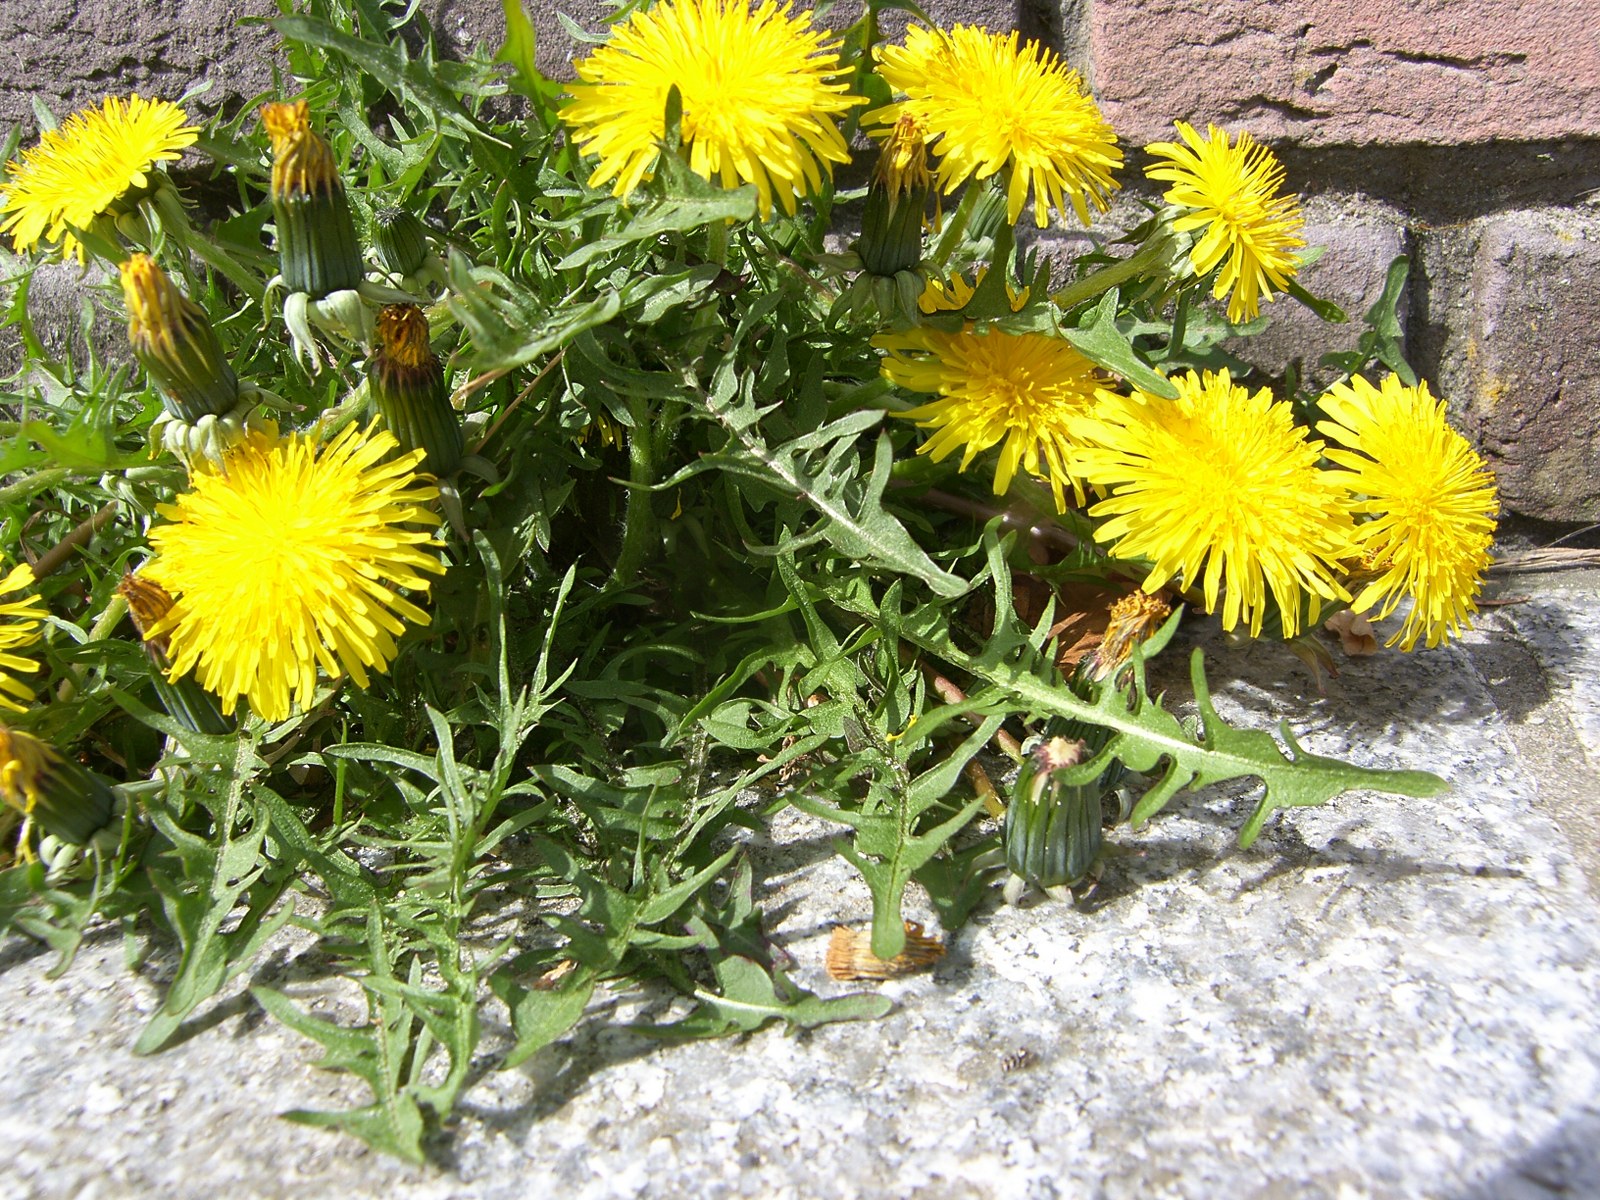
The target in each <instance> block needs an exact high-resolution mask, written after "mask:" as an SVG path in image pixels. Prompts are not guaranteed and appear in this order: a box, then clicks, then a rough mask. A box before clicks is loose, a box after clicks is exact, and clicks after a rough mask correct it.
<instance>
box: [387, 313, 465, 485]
mask: <svg viewBox="0 0 1600 1200" xmlns="http://www.w3.org/2000/svg"><path fill="white" fill-rule="evenodd" d="M377 333H378V337H377V340H378V344H377V348H376V349H374V350H373V352H372V358H371V360H370V362H369V365H368V368H367V387H368V390H369V391H370V392H371V393H372V399H373V402H374V403H375V404H376V405H377V407H378V415H379V416H380V417H382V418H383V424H384V427H385V428H387V429H388V430H389V432H390V433H392V434H394V437H395V441H397V442H399V443H400V450H401V451H402V452H405V451H409V450H422V451H424V452H425V453H426V455H427V457H426V459H424V460H423V466H424V467H425V468H426V469H427V470H428V471H430V472H432V473H433V474H434V475H436V476H442V475H448V474H449V473H450V472H451V471H453V470H455V468H456V465H457V464H458V463H459V462H460V461H461V455H462V453H463V452H464V450H465V443H464V441H463V438H462V434H461V419H460V418H459V417H458V416H456V411H455V409H453V408H451V407H450V397H449V394H448V393H447V391H446V389H445V381H444V366H443V364H442V363H440V362H439V358H438V356H437V355H436V354H434V352H433V348H432V347H431V346H429V345H428V318H427V317H425V316H424V315H423V314H422V310H421V309H420V308H418V307H417V306H416V305H414V304H391V305H389V306H388V307H386V308H385V309H384V310H383V311H382V312H380V313H379V314H378V331H377Z"/></svg>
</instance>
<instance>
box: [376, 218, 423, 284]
mask: <svg viewBox="0 0 1600 1200" xmlns="http://www.w3.org/2000/svg"><path fill="white" fill-rule="evenodd" d="M372 249H373V251H374V252H375V253H376V254H377V257H378V265H379V266H380V267H382V268H383V269H384V270H385V271H387V272H388V273H389V274H391V275H410V274H412V273H413V272H415V271H419V270H421V269H422V264H423V263H425V262H426V261H427V260H428V231H427V229H426V228H425V227H424V226H423V224H422V222H421V221H419V220H417V218H416V217H414V216H412V215H411V213H409V212H407V211H406V210H405V209H403V208H380V209H379V210H378V211H377V212H375V213H373V214H372Z"/></svg>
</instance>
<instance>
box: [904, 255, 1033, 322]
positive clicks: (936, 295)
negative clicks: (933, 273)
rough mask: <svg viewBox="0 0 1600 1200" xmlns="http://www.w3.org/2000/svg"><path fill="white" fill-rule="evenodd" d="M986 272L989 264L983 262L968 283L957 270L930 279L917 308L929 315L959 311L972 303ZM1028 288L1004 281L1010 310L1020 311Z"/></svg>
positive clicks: (1026, 300) (1025, 301) (1026, 296)
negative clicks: (945, 277)
mask: <svg viewBox="0 0 1600 1200" xmlns="http://www.w3.org/2000/svg"><path fill="white" fill-rule="evenodd" d="M988 274H989V264H988V263H984V264H983V265H982V266H981V267H979V268H978V270H977V273H976V274H974V275H973V277H972V282H971V283H968V282H967V277H966V276H965V275H963V274H961V272H959V271H957V272H956V273H955V274H954V275H951V276H950V277H949V278H948V279H939V278H933V279H930V280H928V282H927V284H926V285H925V286H924V287H923V289H922V295H921V297H920V298H918V300H917V308H919V309H920V310H921V311H923V312H925V313H927V314H928V315H929V316H932V315H933V314H935V313H942V312H960V311H961V310H962V309H963V308H965V307H966V306H967V305H968V304H971V303H972V297H973V296H974V295H975V294H976V293H977V291H978V288H980V287H981V286H982V285H983V281H984V279H985V278H986V277H987V276H988ZM1028 290H1029V289H1027V288H1022V289H1020V290H1019V289H1017V288H1015V287H1013V286H1012V285H1011V283H1010V281H1009V280H1008V281H1007V282H1006V296H1007V297H1008V298H1009V299H1010V301H1011V311H1012V312H1021V311H1022V307H1023V305H1025V304H1027V303H1028Z"/></svg>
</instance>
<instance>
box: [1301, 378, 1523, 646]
mask: <svg viewBox="0 0 1600 1200" xmlns="http://www.w3.org/2000/svg"><path fill="white" fill-rule="evenodd" d="M1322 411H1323V412H1325V413H1327V414H1328V416H1329V417H1331V418H1332V420H1328V421H1322V422H1319V423H1318V425H1317V430H1318V432H1319V433H1321V434H1323V435H1324V436H1325V437H1327V438H1328V439H1329V440H1330V441H1333V442H1337V443H1339V445H1340V446H1341V447H1345V448H1343V449H1330V450H1328V452H1327V454H1328V458H1329V459H1330V460H1332V461H1333V462H1334V463H1337V464H1338V468H1339V469H1336V470H1333V471H1330V472H1328V474H1329V475H1331V476H1332V477H1333V478H1334V479H1335V480H1337V481H1338V482H1339V483H1340V484H1341V485H1342V486H1344V487H1345V488H1347V489H1348V490H1349V492H1350V494H1351V496H1352V497H1353V498H1354V506H1353V507H1354V510H1355V512H1356V513H1357V514H1358V515H1363V516H1370V519H1368V520H1363V521H1361V523H1360V524H1358V525H1357V526H1356V527H1355V533H1354V539H1355V544H1356V546H1357V548H1358V550H1359V552H1360V553H1361V555H1362V557H1363V558H1364V559H1365V560H1367V561H1368V562H1370V563H1371V564H1373V566H1374V567H1375V569H1376V570H1377V571H1378V573H1379V574H1378V578H1376V579H1375V580H1373V581H1372V582H1370V583H1368V584H1367V585H1366V587H1365V588H1363V589H1362V590H1361V592H1360V594H1359V595H1357V596H1356V598H1355V602H1354V603H1353V604H1351V606H1350V607H1351V608H1352V609H1354V610H1355V611H1356V612H1358V613H1364V612H1366V611H1367V610H1368V609H1371V608H1376V609H1377V610H1378V611H1377V613H1376V614H1375V615H1376V616H1377V617H1386V616H1388V615H1389V614H1390V613H1391V612H1393V611H1394V609H1395V606H1396V605H1397V604H1398V603H1399V602H1400V600H1401V598H1402V597H1405V596H1410V597H1411V598H1412V601H1413V603H1412V607H1411V613H1410V615H1409V616H1408V617H1407V618H1406V621H1405V625H1404V626H1403V627H1402V628H1401V629H1400V631H1399V632H1398V633H1396V634H1395V635H1394V636H1393V637H1391V638H1390V639H1389V642H1388V644H1389V645H1391V646H1392V645H1394V644H1395V643H1396V642H1398V643H1399V644H1400V646H1401V648H1402V649H1404V650H1410V649H1411V648H1412V647H1413V646H1415V645H1416V644H1417V639H1418V638H1426V643H1427V645H1428V646H1429V647H1430V648H1431V647H1433V646H1437V645H1438V644H1439V643H1440V642H1441V641H1443V640H1444V639H1445V638H1446V637H1447V636H1449V637H1454V636H1455V635H1457V634H1459V633H1460V632H1461V630H1462V629H1464V628H1467V627H1468V626H1469V625H1470V624H1471V615H1472V614H1473V613H1474V612H1476V611H1477V608H1478V606H1477V596H1478V592H1479V591H1480V590H1481V589H1482V587H1483V576H1484V572H1485V571H1486V570H1487V569H1488V566H1489V546H1490V543H1491V542H1492V541H1493V540H1494V531H1495V521H1496V515H1497V513H1498V512H1499V508H1500V500H1499V497H1498V496H1497V495H1496V493H1495V486H1494V475H1493V474H1492V473H1491V472H1490V470H1489V468H1488V465H1487V464H1486V463H1485V462H1484V461H1483V459H1482V458H1481V457H1479V455H1478V454H1477V452H1476V451H1474V450H1473V449H1472V447H1471V446H1469V445H1468V444H1467V440H1466V439H1465V438H1464V437H1462V436H1461V435H1460V434H1459V433H1457V432H1456V431H1455V430H1454V429H1452V428H1450V426H1449V424H1448V423H1447V422H1446V420H1445V403H1444V401H1443V400H1438V399H1435V398H1434V397H1433V396H1432V395H1430V394H1429V392H1428V385H1427V384H1426V383H1419V384H1418V385H1417V386H1416V387H1406V386H1405V385H1403V384H1402V383H1401V382H1400V380H1399V379H1397V378H1396V377H1395V376H1393V375H1390V376H1389V377H1388V378H1386V379H1385V380H1384V381H1383V384H1382V386H1381V387H1373V386H1372V384H1370V383H1368V382H1367V381H1366V380H1365V379H1362V378H1360V377H1359V376H1357V377H1356V378H1354V379H1352V380H1351V381H1350V382H1349V383H1343V384H1339V385H1338V386H1336V387H1334V388H1333V390H1332V391H1330V392H1329V393H1328V394H1327V395H1325V396H1323V397H1322Z"/></svg>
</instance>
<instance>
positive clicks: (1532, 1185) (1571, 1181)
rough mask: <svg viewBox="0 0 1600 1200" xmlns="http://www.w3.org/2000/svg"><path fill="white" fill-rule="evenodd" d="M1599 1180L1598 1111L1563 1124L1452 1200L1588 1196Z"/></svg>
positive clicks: (1599, 1143)
mask: <svg viewBox="0 0 1600 1200" xmlns="http://www.w3.org/2000/svg"><path fill="white" fill-rule="evenodd" d="M1596 1180H1600V1112H1596V1111H1594V1110H1593V1109H1589V1110H1587V1111H1583V1112H1579V1113H1577V1114H1575V1115H1573V1116H1570V1117H1568V1118H1567V1119H1566V1120H1564V1121H1563V1122H1562V1123H1561V1124H1560V1125H1559V1126H1558V1127H1557V1128H1556V1130H1555V1131H1554V1132H1553V1133H1551V1134H1549V1135H1548V1136H1546V1137H1545V1138H1543V1139H1542V1140H1541V1141H1539V1143H1538V1144H1537V1145H1535V1146H1534V1147H1533V1148H1532V1149H1531V1150H1529V1151H1528V1152H1527V1153H1525V1154H1523V1155H1521V1156H1519V1157H1517V1158H1516V1159H1513V1160H1512V1161H1510V1162H1508V1163H1506V1164H1505V1165H1504V1166H1502V1167H1501V1168H1500V1169H1499V1170H1498V1171H1496V1172H1495V1173H1494V1174H1492V1175H1490V1176H1489V1177H1488V1178H1487V1179H1485V1180H1484V1181H1483V1182H1481V1183H1479V1184H1478V1185H1477V1186H1475V1187H1471V1188H1468V1189H1466V1190H1465V1191H1461V1192H1457V1193H1456V1194H1455V1197H1454V1198H1453V1200H1555V1198H1556V1197H1562V1198H1572V1197H1580V1196H1593V1195H1594V1194H1595V1191H1594V1188H1595V1182H1596Z"/></svg>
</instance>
